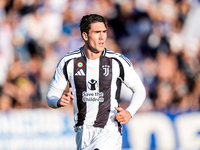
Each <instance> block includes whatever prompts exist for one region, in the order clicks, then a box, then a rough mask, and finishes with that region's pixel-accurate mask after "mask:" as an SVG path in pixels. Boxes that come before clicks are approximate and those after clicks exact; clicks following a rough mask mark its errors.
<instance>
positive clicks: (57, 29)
mask: <svg viewBox="0 0 200 150" xmlns="http://www.w3.org/2000/svg"><path fill="white" fill-rule="evenodd" d="M90 13H97V14H100V15H103V16H104V17H106V18H107V20H108V23H109V28H108V39H107V43H106V45H107V46H106V47H107V48H108V49H110V50H113V51H116V52H119V53H122V54H123V55H125V56H126V57H128V58H129V59H130V60H131V61H132V63H133V65H134V68H135V70H136V72H137V73H138V74H139V75H140V77H141V79H142V81H143V83H144V85H145V87H146V91H147V97H146V100H145V102H144V104H143V105H142V107H141V109H140V111H162V112H169V113H176V114H177V113H181V112H187V111H199V110H200V28H199V27H200V20H199V18H198V16H199V14H200V3H199V1H198V0H56V1H55V0H0V110H2V111H8V110H11V109H24V108H41V107H42V108H47V109H48V108H49V107H48V106H47V102H46V93H47V90H48V87H49V85H50V82H51V79H52V77H53V74H54V70H55V67H56V65H57V63H58V61H59V59H60V58H61V57H62V56H63V55H64V54H66V53H67V52H69V51H72V50H75V49H76V48H77V47H81V46H82V45H83V40H82V39H81V36H80V31H79V20H80V18H81V17H82V16H83V15H85V14H90ZM121 100H122V104H123V102H124V103H127V102H128V98H127V97H122V99H121ZM70 108H72V107H70Z"/></svg>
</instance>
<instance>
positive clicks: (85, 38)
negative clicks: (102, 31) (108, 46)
mask: <svg viewBox="0 0 200 150" xmlns="http://www.w3.org/2000/svg"><path fill="white" fill-rule="evenodd" d="M82 37H83V39H84V40H85V41H87V40H88V35H87V33H86V32H83V33H82Z"/></svg>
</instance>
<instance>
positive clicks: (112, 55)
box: [105, 49, 132, 66]
mask: <svg viewBox="0 0 200 150" xmlns="http://www.w3.org/2000/svg"><path fill="white" fill-rule="evenodd" d="M105 56H107V57H110V58H113V59H115V60H116V61H118V62H120V63H121V64H126V65H128V66H132V63H131V61H130V60H129V59H128V58H127V57H125V56H124V55H122V54H120V53H116V52H114V51H111V50H108V49H106V52H105Z"/></svg>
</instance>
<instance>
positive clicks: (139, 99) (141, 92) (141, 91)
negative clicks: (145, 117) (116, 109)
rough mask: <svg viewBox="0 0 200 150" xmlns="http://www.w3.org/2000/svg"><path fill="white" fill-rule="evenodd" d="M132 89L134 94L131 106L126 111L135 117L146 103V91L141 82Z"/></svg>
mask: <svg viewBox="0 0 200 150" xmlns="http://www.w3.org/2000/svg"><path fill="white" fill-rule="evenodd" d="M130 88H131V89H132V90H133V91H134V94H133V96H132V99H131V102H130V105H129V106H128V108H127V109H126V110H127V111H128V112H129V113H130V114H131V116H132V117H133V115H134V114H135V113H136V112H137V110H138V109H139V108H140V107H141V105H142V103H143V102H144V100H145V97H146V91H145V88H144V86H143V84H142V82H141V81H139V82H138V83H137V85H135V86H134V87H130Z"/></svg>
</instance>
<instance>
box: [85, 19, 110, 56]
mask: <svg viewBox="0 0 200 150" xmlns="http://www.w3.org/2000/svg"><path fill="white" fill-rule="evenodd" d="M90 27H91V28H90V30H89V33H88V34H87V38H86V39H85V38H84V39H85V44H86V46H87V47H88V48H89V50H90V51H92V52H94V53H100V52H102V51H103V50H104V47H105V41H106V38H107V29H106V27H105V25H104V23H103V22H96V23H92V24H91V26H90ZM85 34H86V33H85Z"/></svg>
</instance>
